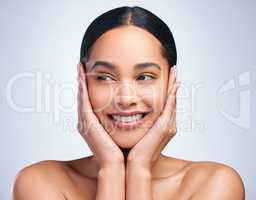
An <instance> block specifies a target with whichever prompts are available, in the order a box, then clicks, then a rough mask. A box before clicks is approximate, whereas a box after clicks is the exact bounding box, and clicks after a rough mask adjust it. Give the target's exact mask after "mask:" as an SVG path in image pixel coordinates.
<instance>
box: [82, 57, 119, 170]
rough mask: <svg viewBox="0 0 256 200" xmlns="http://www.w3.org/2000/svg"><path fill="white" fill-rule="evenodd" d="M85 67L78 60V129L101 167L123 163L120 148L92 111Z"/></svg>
mask: <svg viewBox="0 0 256 200" xmlns="http://www.w3.org/2000/svg"><path fill="white" fill-rule="evenodd" d="M85 69H86V68H85ZM85 69H84V67H83V65H82V64H81V63H80V62H79V64H78V73H79V75H78V82H79V90H78V96H77V98H78V99H77V100H78V125H77V128H78V131H79V133H80V134H81V135H82V137H83V138H84V139H85V140H86V142H87V144H88V146H89V148H90V149H91V150H92V152H93V154H94V157H95V158H96V160H97V162H98V164H99V165H100V168H101V169H103V168H109V167H110V168H111V167H112V166H116V165H120V164H121V165H123V164H124V156H123V153H122V151H121V149H120V148H119V147H118V146H117V145H116V144H115V143H114V141H113V140H112V138H111V137H110V135H109V134H108V133H107V132H106V130H105V129H104V128H103V126H102V125H101V123H100V121H99V120H98V118H97V117H96V115H95V114H94V112H93V109H92V106H91V103H90V100H89V95H88V90H87V81H86V75H85V74H86V72H85Z"/></svg>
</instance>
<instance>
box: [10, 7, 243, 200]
mask: <svg viewBox="0 0 256 200" xmlns="http://www.w3.org/2000/svg"><path fill="white" fill-rule="evenodd" d="M176 60H177V54H176V46H175V42H174V39H173V36H172V33H171V31H170V30H169V28H168V27H167V25H166V24H165V23H164V22H163V21H162V20H161V19H159V18H158V17H157V16H156V15H154V14H153V13H151V12H150V11H148V10H146V9H143V8H141V7H137V6H135V7H120V8H116V9H113V10H110V11H108V12H106V13H104V14H102V15H100V16H99V17H98V18H96V19H95V20H94V21H93V22H92V23H91V24H90V26H89V27H88V29H87V30H86V32H85V35H84V38H83V42H82V46H81V54H80V62H79V64H78V72H79V73H78V82H79V93H78V101H79V104H78V119H79V122H78V130H79V132H80V134H81V136H82V137H83V139H84V140H85V141H86V143H87V144H88V146H89V147H90V149H91V150H92V152H93V155H91V156H89V157H84V158H81V159H77V160H71V161H52V160H48V161H41V162H39V163H35V164H33V165H30V166H27V167H25V168H24V169H23V170H21V171H20V172H19V174H18V175H17V178H16V181H15V184H14V188H13V197H14V199H15V200H21V199H26V200H29V199H31V200H32V199H33V200H34V199H47V200H51V199H54V200H57V199H70V200H79V199H83V200H85V199H88V200H89V199H90V200H91V199H98V200H110V199H111V200H122V199H129V200H149V199H159V200H165V199H166V200H168V199H174V200H181V199H182V200H186V199H190V200H201V199H202V200H205V199H207V200H208V199H209V200H216V199H221V200H242V199H244V198H245V197H244V196H245V194H244V186H243V182H242V180H241V177H240V176H239V174H238V173H237V172H236V171H235V170H234V169H233V168H231V167H229V166H227V165H224V164H220V163H215V162H194V161H188V160H181V159H177V158H173V157H169V156H166V155H163V154H162V153H161V152H162V150H163V149H164V147H165V146H166V145H167V143H168V142H169V141H170V140H171V139H172V138H173V136H174V135H175V134H176V93H177V89H178V87H179V84H180V83H179V82H178V81H176V72H175V71H176V70H175V67H174V66H175V65H176ZM142 78H143V79H142ZM30 188H33V189H32V190H31V189H30Z"/></svg>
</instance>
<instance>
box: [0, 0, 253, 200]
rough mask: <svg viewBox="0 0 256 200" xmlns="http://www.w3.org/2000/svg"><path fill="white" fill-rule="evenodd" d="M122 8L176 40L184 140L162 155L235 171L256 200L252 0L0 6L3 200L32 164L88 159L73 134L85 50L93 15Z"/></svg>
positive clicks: (180, 137)
mask: <svg viewBox="0 0 256 200" xmlns="http://www.w3.org/2000/svg"><path fill="white" fill-rule="evenodd" d="M124 5H139V6H142V7H145V8H147V9H149V10H151V11H152V12H154V13H155V14H157V15H158V16H159V17H160V18H161V19H162V20H164V21H165V22H166V23H167V24H168V26H169V27H170V29H171V30H172V32H173V34H174V38H175V41H176V44H177V50H178V64H177V67H178V79H179V80H181V81H182V83H183V85H182V87H181V89H180V91H179V97H178V107H179V110H178V119H177V121H178V125H177V126H178V134H177V135H176V137H175V138H174V139H173V140H172V141H171V142H170V143H169V144H168V146H167V147H166V149H165V150H164V152H165V153H166V154H168V155H170V156H174V157H177V158H183V159H188V160H208V161H216V162H221V163H224V164H227V165H230V166H232V167H233V168H234V169H236V170H237V171H238V172H239V173H240V175H241V176H242V178H243V181H244V183H245V188H246V199H249V200H252V199H256V192H255V180H256V172H255V169H256V161H255V159H254V153H255V146H254V143H255V140H256V136H255V131H254V130H255V123H254V122H255V119H256V112H255V105H254V104H253V102H255V88H256V87H255V85H256V84H255V79H256V76H255V74H256V73H255V71H256V59H255V52H256V41H255V35H256V27H255V19H256V14H255V8H256V3H255V1H252V0H251V1H250V0H247V1H241V0H240V1H237V0H233V1H231V0H228V1H220V0H216V1H205V0H204V1H203V0H200V1H193V2H191V1H178V0H175V1H158V2H156V1H154V2H153V1H152V2H149V1H147V2H146V1H137V2H136V1H133V2H132V3H131V1H122V2H120V1H98V0H95V1H76V2H74V1H73V2H72V1H54V2H52V1H44V2H42V1H41V2H39V1H38V2H36V1H18V0H16V1H1V6H0V21H1V33H0V34H1V37H0V41H1V46H0V66H1V73H0V92H1V93H0V94H1V98H0V107H1V134H2V139H1V140H0V152H1V158H0V159H1V160H0V162H1V165H0V185H1V187H0V199H3V200H5V199H6V200H7V199H10V198H11V189H12V184H13V181H14V178H15V175H16V174H17V172H18V171H19V170H20V169H22V168H23V167H25V166H27V165H29V164H32V163H34V162H38V161H41V160H48V159H55V160H69V159H75V158H80V157H83V156H87V155H90V151H89V148H88V147H87V145H86V143H85V142H84V141H83V140H82V138H81V137H80V136H79V134H78V133H77V131H76V129H75V126H76V118H77V116H76V91H77V90H76V86H77V83H76V73H77V72H76V64H77V62H78V58H79V50H80V44H81V40H82V37H83V34H84V31H85V29H86V28H87V26H88V25H89V23H90V22H91V21H92V20H93V19H94V18H96V17H97V16H98V15H100V14H102V13H103V12H105V11H107V10H109V9H112V8H115V7H118V6H124ZM25 107H27V109H25ZM21 108H22V109H21Z"/></svg>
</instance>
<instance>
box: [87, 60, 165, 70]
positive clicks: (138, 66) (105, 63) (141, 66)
mask: <svg viewBox="0 0 256 200" xmlns="http://www.w3.org/2000/svg"><path fill="white" fill-rule="evenodd" d="M98 66H104V67H107V68H109V69H112V70H115V69H116V66H115V65H114V64H113V63H110V62H108V61H102V60H99V61H96V62H95V63H94V64H93V66H92V67H91V70H93V69H95V68H96V67H98ZM147 67H156V68H157V69H159V70H161V67H160V66H159V65H158V64H156V63H154V62H144V63H137V64H135V65H134V68H136V69H145V68H147Z"/></svg>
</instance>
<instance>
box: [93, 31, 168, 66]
mask: <svg viewBox="0 0 256 200" xmlns="http://www.w3.org/2000/svg"><path fill="white" fill-rule="evenodd" d="M160 47H161V43H160V42H159V41H158V39H157V38H156V37H154V36H153V35H152V34H151V33H149V32H148V31H146V30H144V29H142V28H139V27H135V26H124V27H118V28H114V29H111V30H109V31H107V32H105V33H104V34H102V35H101V36H100V37H99V38H98V39H97V40H96V42H95V43H94V44H93V47H92V50H91V54H90V62H94V61H96V60H107V61H110V62H113V63H116V64H118V65H119V64H120V65H127V66H128V65H129V66H133V65H134V64H135V63H141V62H155V63H158V64H159V65H161V64H166V60H165V59H164V58H163V57H162V55H161V51H160Z"/></svg>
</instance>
